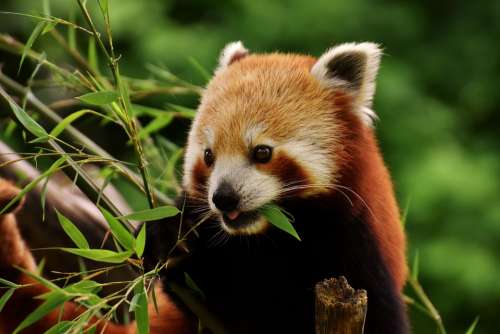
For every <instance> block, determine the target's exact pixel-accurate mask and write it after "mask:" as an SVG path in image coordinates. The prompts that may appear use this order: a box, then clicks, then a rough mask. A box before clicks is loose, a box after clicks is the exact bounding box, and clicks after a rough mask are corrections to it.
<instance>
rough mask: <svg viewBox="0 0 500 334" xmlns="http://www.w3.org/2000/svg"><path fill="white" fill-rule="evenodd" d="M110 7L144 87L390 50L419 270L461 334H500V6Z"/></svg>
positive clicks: (335, 2)
mask: <svg viewBox="0 0 500 334" xmlns="http://www.w3.org/2000/svg"><path fill="white" fill-rule="evenodd" d="M51 5H52V6H51V8H52V14H53V15H57V16H60V17H70V15H71V12H74V13H77V12H78V10H77V7H76V2H73V1H68V0H58V1H56V0H53V1H52V2H51ZM110 6H111V14H112V17H111V19H112V24H113V34H114V37H115V39H116V44H117V49H118V50H119V53H121V54H122V55H123V58H122V59H121V60H120V62H121V64H122V72H124V73H125V74H127V75H134V76H145V75H146V73H147V70H146V64H148V63H152V64H164V65H166V66H167V67H168V68H169V69H171V70H172V72H173V73H176V74H177V75H179V76H180V77H182V78H184V79H186V80H187V81H191V82H194V83H198V84H203V81H204V79H203V77H202V76H201V75H200V73H199V72H198V71H197V70H196V69H195V68H194V67H193V66H191V65H190V61H189V59H190V57H192V58H194V59H196V60H197V61H198V62H199V63H201V64H202V65H203V66H204V67H206V68H208V69H212V68H213V67H214V66H215V63H216V59H217V57H218V53H219V50H220V49H221V48H222V47H223V46H224V45H225V43H227V42H229V41H232V40H242V41H244V43H245V45H246V46H247V47H248V48H250V49H251V50H254V51H255V52H270V51H282V52H299V53H308V54H312V55H316V56H318V55H320V54H321V53H322V52H323V51H324V50H325V49H326V48H328V47H330V46H331V45H334V44H336V43H341V42H346V41H366V40H368V41H375V42H378V43H381V44H382V45H383V47H384V50H385V56H384V58H383V61H382V66H381V70H380V74H379V79H378V87H377V94H376V98H375V102H374V104H375V110H376V112H377V113H378V115H379V116H380V122H378V124H377V132H378V136H379V141H380V144H381V147H382V150H383V152H384V155H385V158H386V161H387V163H388V165H389V168H390V170H391V172H392V175H393V178H394V182H395V186H396V190H397V194H398V198H399V201H400V203H401V206H402V207H405V206H406V205H408V206H409V213H408V218H407V224H406V228H407V231H408V238H409V251H408V254H409V258H410V259H411V258H412V257H413V255H414V254H415V251H416V250H417V249H418V250H419V253H420V280H421V281H422V284H423V286H424V287H425V289H426V291H427V293H428V294H429V296H430V298H431V299H432V301H433V302H434V304H435V305H436V307H437V308H438V309H439V310H440V312H441V313H442V316H443V318H444V322H445V325H446V327H447V328H448V330H449V332H450V333H455V332H462V333H463V332H464V331H465V329H466V328H467V327H468V325H469V324H470V323H471V322H472V321H473V319H474V318H475V317H476V315H479V316H480V321H479V325H478V328H477V330H476V333H493V332H496V331H497V330H498V329H497V328H498V325H497V322H498V321H497V314H498V312H499V311H500V256H499V255H500V155H499V152H500V134H499V132H500V112H498V110H497V109H498V106H499V105H500V94H499V93H500V91H499V88H498V87H499V86H498V82H497V81H498V78H499V77H500V44H499V39H498V38H499V36H500V2H499V1H494V0H490V1H487V0H485V1H481V2H480V3H479V2H474V1H465V0H455V1H451V0H446V1H431V0H422V1H405V2H402V1H394V0H386V1H382V0H376V1H362V0H351V1H339V0H314V1H313V0H309V1H306V0H286V1H285V0H280V1H265V0H246V1H236V0H221V1H203V0H142V1H137V0H120V1H117V0H115V1H110ZM1 10H11V11H16V12H33V11H40V10H41V2H40V1H39V0H23V1H19V0H7V1H6V0H4V1H2V5H1ZM78 20H79V21H80V23H82V24H83V22H82V19H81V18H79V19H78ZM34 24H35V23H34V22H33V21H32V20H29V19H25V18H20V17H15V16H5V15H2V16H1V19H0V31H3V32H7V33H10V34H12V35H14V36H16V37H18V38H19V39H21V40H26V38H27V36H28V35H29V33H30V32H31V31H32V29H33V27H34ZM77 41H78V36H77ZM81 47H82V49H84V46H81ZM40 48H43V49H44V50H46V52H47V53H48V54H49V55H50V56H51V57H56V58H57V57H62V55H63V51H62V50H59V49H57V45H56V44H54V43H51V41H50V39H48V40H47V41H40V42H37V45H35V49H40ZM0 56H1V57H2V58H4V59H5V62H6V63H7V68H6V69H5V71H7V72H9V73H15V71H16V70H17V68H16V66H17V61H18V59H16V61H15V62H14V61H13V60H11V56H8V55H6V54H5V53H0ZM59 59H63V58H59ZM61 61H62V62H64V61H63V60H61ZM68 62H69V61H68ZM9 66H10V67H9ZM165 101H170V102H174V103H178V104H184V105H191V106H196V102H197V101H196V100H195V99H194V98H192V97H191V98H180V97H176V98H171V97H168V96H167V97H164V98H155V99H153V100H152V101H151V102H152V103H157V104H159V105H161V104H162V103H164V102H165ZM186 127H187V124H176V125H175V126H174V125H171V126H170V127H169V128H167V129H165V130H164V133H165V135H166V136H167V137H169V138H171V139H175V140H176V141H177V142H179V143H182V142H183V140H184V138H185V132H186ZM93 137H95V136H93ZM115 150H116V148H115ZM113 153H115V154H119V153H120V152H116V151H115V152H113ZM411 315H412V325H413V328H414V332H415V333H430V332H433V331H434V327H435V325H434V324H433V322H432V321H431V320H429V319H428V318H427V317H425V316H424V315H421V314H420V313H418V311H415V310H412V311H411Z"/></svg>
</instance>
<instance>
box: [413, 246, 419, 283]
mask: <svg viewBox="0 0 500 334" xmlns="http://www.w3.org/2000/svg"><path fill="white" fill-rule="evenodd" d="M418 268H419V256H418V249H417V251H416V252H415V258H414V260H413V266H412V269H411V276H412V277H413V279H414V280H415V281H418Z"/></svg>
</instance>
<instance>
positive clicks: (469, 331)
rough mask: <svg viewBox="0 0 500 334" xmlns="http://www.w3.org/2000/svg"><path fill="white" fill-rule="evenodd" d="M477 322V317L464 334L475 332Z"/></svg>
mask: <svg viewBox="0 0 500 334" xmlns="http://www.w3.org/2000/svg"><path fill="white" fill-rule="evenodd" d="M478 322H479V316H477V317H476V319H474V322H472V324H471V325H470V327H469V329H467V332H465V334H473V333H474V331H475V330H476V326H477V323H478Z"/></svg>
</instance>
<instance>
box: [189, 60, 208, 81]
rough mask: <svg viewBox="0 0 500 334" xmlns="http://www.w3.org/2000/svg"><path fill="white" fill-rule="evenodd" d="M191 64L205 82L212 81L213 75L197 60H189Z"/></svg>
mask: <svg viewBox="0 0 500 334" xmlns="http://www.w3.org/2000/svg"><path fill="white" fill-rule="evenodd" d="M188 61H189V63H191V65H192V66H193V68H194V69H195V70H196V71H197V72H198V73H199V74H200V75H201V77H202V78H203V79H204V80H205V82H208V81H210V79H211V78H212V75H211V74H210V73H209V72H208V71H207V69H206V68H205V67H203V66H202V65H201V64H200V63H199V62H198V61H197V60H196V59H194V58H193V57H189V58H188Z"/></svg>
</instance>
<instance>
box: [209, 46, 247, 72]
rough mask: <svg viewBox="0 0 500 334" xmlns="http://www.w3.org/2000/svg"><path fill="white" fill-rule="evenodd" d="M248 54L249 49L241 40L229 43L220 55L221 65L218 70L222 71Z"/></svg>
mask: <svg viewBox="0 0 500 334" xmlns="http://www.w3.org/2000/svg"><path fill="white" fill-rule="evenodd" d="M247 55H248V50H247V48H245V46H244V45H243V43H241V41H237V42H232V43H229V44H227V45H226V46H225V47H224V49H223V50H222V52H221V54H220V56H219V66H218V67H217V69H216V71H220V70H223V69H225V68H226V67H228V66H229V65H231V64H232V63H234V62H235V61H238V60H240V59H242V58H244V57H246V56H247Z"/></svg>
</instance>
